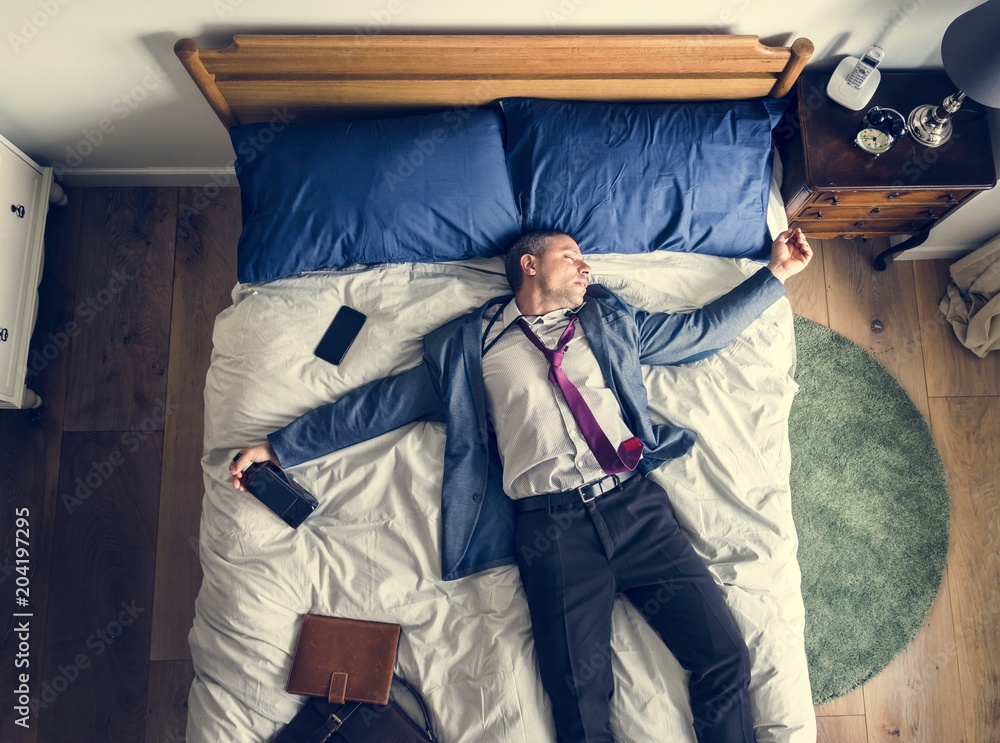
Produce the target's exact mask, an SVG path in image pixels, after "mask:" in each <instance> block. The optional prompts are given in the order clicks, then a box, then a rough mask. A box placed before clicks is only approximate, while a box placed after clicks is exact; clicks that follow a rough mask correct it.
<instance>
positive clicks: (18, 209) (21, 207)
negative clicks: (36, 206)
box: [10, 204, 24, 219]
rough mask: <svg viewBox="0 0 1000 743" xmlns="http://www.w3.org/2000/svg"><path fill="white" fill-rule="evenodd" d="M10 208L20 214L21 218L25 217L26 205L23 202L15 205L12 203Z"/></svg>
mask: <svg viewBox="0 0 1000 743" xmlns="http://www.w3.org/2000/svg"><path fill="white" fill-rule="evenodd" d="M10 210H11V211H12V212H14V214H16V215H17V216H19V217H20V218H21V219H24V205H23V204H21V205H18V206H15V205H14V204H11V205H10Z"/></svg>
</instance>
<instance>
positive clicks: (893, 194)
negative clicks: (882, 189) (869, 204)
mask: <svg viewBox="0 0 1000 743" xmlns="http://www.w3.org/2000/svg"><path fill="white" fill-rule="evenodd" d="M886 198H887V199H898V198H899V192H897V191H893V192H892V193H891V194H889V195H888V196H886Z"/></svg>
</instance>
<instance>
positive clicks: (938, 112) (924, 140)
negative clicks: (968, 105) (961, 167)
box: [906, 91, 965, 147]
mask: <svg viewBox="0 0 1000 743" xmlns="http://www.w3.org/2000/svg"><path fill="white" fill-rule="evenodd" d="M963 100H965V93H963V92H962V91H958V92H956V93H954V94H952V95H950V96H948V97H947V98H945V99H944V102H943V103H942V104H941V105H940V106H935V105H933V104H930V103H928V104H925V105H923V106H917V107H916V108H915V109H913V110H912V111H910V115H909V117H908V118H907V120H906V126H907V128H908V129H909V131H910V136H911V137H913V139H914V140H916V141H917V142H919V143H920V144H922V145H923V146H924V147H940V146H941V145H943V144H944V143H945V142H947V141H948V140H949V139H950V138H951V130H952V126H951V116H952V114H954V113H955V112H956V111H958V109H959V108H961V106H962V101H963Z"/></svg>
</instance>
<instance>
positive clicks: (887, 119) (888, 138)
mask: <svg viewBox="0 0 1000 743" xmlns="http://www.w3.org/2000/svg"><path fill="white" fill-rule="evenodd" d="M904 134H906V119H904V118H903V116H902V114H900V113H899V111H896V110H894V109H891V108H879V107H878V106H873V107H872V108H870V109H869V110H868V113H866V114H865V116H864V118H863V119H861V124H860V125H859V126H858V133H857V134H855V135H854V144H856V145H857V146H858V147H860V148H861V149H862V150H864V151H865V152H867V153H868V154H869V155H874V156H875V157H878V156H879V155H881V154H882V153H883V152H888V151H889V150H891V149H892V146H893V145H894V144H896V141H897V140H898V139H899V138H900V137H902V136H903V135H904Z"/></svg>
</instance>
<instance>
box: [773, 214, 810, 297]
mask: <svg viewBox="0 0 1000 743" xmlns="http://www.w3.org/2000/svg"><path fill="white" fill-rule="evenodd" d="M812 256H813V251H812V248H811V247H809V243H808V241H806V236H805V235H803V234H802V230H800V229H799V228H798V227H796V228H795V229H794V230H785V231H784V232H782V233H781V234H780V235H778V237H777V238H776V239H775V241H774V242H773V243H772V244H771V262H770V263H768V264H767V267H768V268H769V269H771V273H773V274H774V275H775V277H776V278H777V279H778V281H780V282H781V283H782V284H784V283H785V280H786V279H788V277H789V276H794V275H795V274H797V273H799V272H800V271H801V270H802V269H804V268H805V267H806V266H808V265H809V261H810V260H812Z"/></svg>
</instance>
